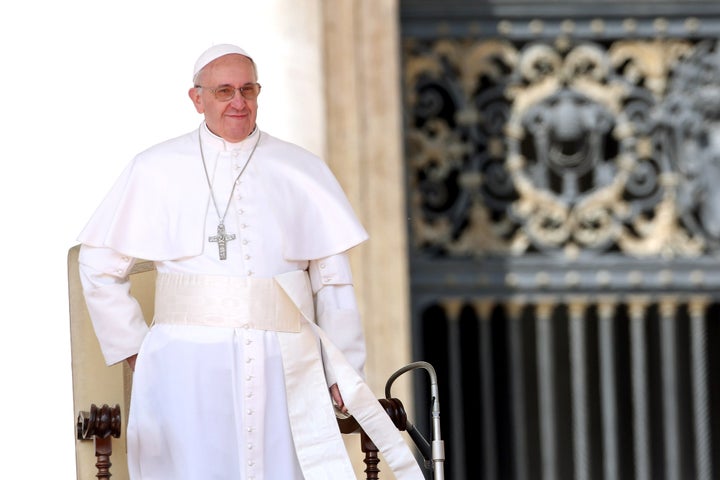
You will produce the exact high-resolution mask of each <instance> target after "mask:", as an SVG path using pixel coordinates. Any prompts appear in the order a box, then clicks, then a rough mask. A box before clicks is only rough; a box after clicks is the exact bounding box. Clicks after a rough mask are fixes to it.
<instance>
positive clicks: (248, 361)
mask: <svg viewBox="0 0 720 480" xmlns="http://www.w3.org/2000/svg"><path fill="white" fill-rule="evenodd" d="M252 361H253V359H252V357H248V358H247V359H246V360H245V363H251V362H252Z"/></svg>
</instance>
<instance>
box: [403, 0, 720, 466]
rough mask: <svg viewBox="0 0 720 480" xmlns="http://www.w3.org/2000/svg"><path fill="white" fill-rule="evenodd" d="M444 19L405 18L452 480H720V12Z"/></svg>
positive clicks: (426, 5)
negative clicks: (719, 376)
mask: <svg viewBox="0 0 720 480" xmlns="http://www.w3.org/2000/svg"><path fill="white" fill-rule="evenodd" d="M439 3H443V2H439ZM439 3H438V2H429V1H416V2H411V1H408V2H403V3H402V9H401V13H402V22H403V23H402V31H403V38H402V40H403V43H402V48H403V50H402V59H403V75H404V78H403V82H404V109H405V143H406V166H407V179H408V209H409V212H408V213H409V218H410V223H409V237H410V240H411V249H410V265H411V299H412V312H413V338H414V350H415V356H416V358H418V359H423V360H427V361H429V362H431V363H432V364H433V365H434V366H435V368H436V369H437V371H438V376H439V378H440V387H441V406H442V421H443V433H444V436H445V437H446V447H447V462H446V473H447V475H448V478H454V479H465V478H467V479H476V478H478V479H479V478H482V479H506V478H507V479H521V480H524V479H543V480H556V479H608V480H610V479H613V480H614V479H619V478H628V479H630V478H633V479H638V480H640V479H642V480H644V479H648V480H650V479H652V480H656V479H668V480H681V479H682V480H685V479H688V478H696V479H710V478H716V477H718V478H720V465H718V464H717V461H715V460H714V459H715V458H718V454H720V451H718V448H719V447H717V446H716V445H715V444H716V443H717V442H715V443H714V442H713V439H719V438H720V436H719V435H720V431H719V430H720V409H719V408H718V407H716V405H720V402H718V400H720V388H719V386H718V382H716V381H714V379H713V374H712V373H711V372H714V371H716V369H717V368H718V367H720V365H719V364H718V362H720V354H718V353H715V351H714V350H713V349H712V348H711V346H712V345H714V344H716V343H717V341H718V340H719V339H720V326H719V325H718V324H717V323H718V322H717V318H718V312H719V309H720V293H719V292H720V289H719V288H718V287H720V268H718V267H720V248H719V247H720V189H718V188H717V186H718V185H720V113H718V112H720V48H719V47H718V44H717V42H716V38H718V34H719V33H720V27H719V26H720V8H718V7H717V6H715V5H713V4H712V3H708V2H688V3H684V4H678V3H677V2H638V1H636V2H622V3H621V2H606V3H605V4H602V5H600V4H597V5H595V4H589V3H587V2H551V3H550V4H549V5H544V4H548V3H549V2H533V1H528V2H523V4H522V5H520V4H519V3H520V2H511V1H503V2H460V1H452V2H444V4H443V6H442V8H439V7H438V5H439ZM427 391H428V390H427V385H425V384H424V379H422V378H418V380H417V386H416V394H417V399H416V401H417V404H418V407H419V408H418V411H420V412H422V411H424V407H427V400H428V399H427V393H426V392H427ZM416 421H417V423H418V425H419V426H420V427H421V428H423V426H424V427H425V428H427V422H425V423H423V419H422V418H420V419H417V420H416Z"/></svg>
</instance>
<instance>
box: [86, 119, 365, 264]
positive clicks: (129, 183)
mask: <svg viewBox="0 0 720 480" xmlns="http://www.w3.org/2000/svg"><path fill="white" fill-rule="evenodd" d="M201 128H202V127H201ZM253 163H254V164H255V166H256V167H258V168H259V169H260V178H261V181H262V182H263V184H264V188H265V189H266V191H268V192H272V193H271V194H270V195H268V198H269V199H270V201H269V205H268V207H269V214H272V215H274V216H275V217H276V218H277V219H278V222H279V224H280V225H281V226H282V231H283V236H284V240H283V245H284V251H283V255H284V257H285V259H287V260H313V259H317V258H323V257H327V256H329V255H334V254H337V253H341V252H344V251H346V250H348V249H350V248H352V247H353V246H355V245H357V244H359V243H361V242H363V241H365V240H366V239H367V238H368V235H367V232H366V231H365V229H364V228H363V226H362V225H361V224H360V222H359V220H358V219H357V217H356V215H355V213H354V212H353V209H352V207H351V205H350V202H349V201H348V199H347V197H346V196H345V194H344V192H343V191H342V188H341V187H340V185H339V184H338V182H337V180H336V179H335V177H334V175H333V174H332V172H331V171H330V169H329V168H328V167H327V165H326V164H325V163H324V162H323V161H322V160H321V159H320V158H318V157H317V156H315V155H313V154H311V153H310V152H308V151H306V150H304V149H302V148H300V147H298V146H296V145H293V144H291V143H288V142H284V141H282V140H279V139H277V138H275V137H272V136H270V135H268V134H267V133H264V132H263V133H262V138H261V139H260V143H259V144H258V147H257V150H256V151H255V154H254V158H253ZM209 198H210V197H209V189H208V186H207V182H206V180H205V173H204V172H203V166H202V162H201V160H200V150H199V146H198V132H197V130H196V131H193V132H190V133H188V134H185V135H183V136H181V137H178V138H175V139H172V140H168V141H166V142H164V143H161V144H159V145H156V146H154V147H151V148H149V149H148V150H145V151H144V152H142V153H140V154H139V155H137V156H136V157H135V158H134V159H133V161H132V162H131V163H130V164H129V165H128V166H127V168H126V169H125V170H124V171H123V173H122V175H121V176H120V178H119V179H118V180H117V181H116V183H115V185H114V186H113V187H112V189H111V190H110V192H109V193H108V195H107V196H106V197H105V199H104V200H103V202H102V203H101V204H100V206H99V207H98V209H97V210H96V211H95V213H94V214H93V216H92V217H91V219H90V221H89V222H88V224H87V225H86V226H85V228H84V229H83V231H82V232H81V233H80V235H79V237H78V240H79V241H80V242H81V243H84V244H87V245H91V246H96V247H109V248H112V249H113V250H115V251H117V252H120V253H122V254H125V255H129V256H132V257H136V258H143V259H146V260H173V259H178V258H183V257H192V256H196V255H199V254H200V253H201V252H202V249H203V245H204V242H205V241H206V238H205V237H206V232H205V231H204V225H205V216H206V208H207V207H208V205H209V203H208V202H209Z"/></svg>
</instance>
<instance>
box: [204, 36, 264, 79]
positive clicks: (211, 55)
mask: <svg viewBox="0 0 720 480" xmlns="http://www.w3.org/2000/svg"><path fill="white" fill-rule="evenodd" d="M231 53H236V54H238V55H242V56H244V57H247V58H249V59H251V60H252V57H251V56H250V55H248V54H247V52H246V51H245V50H243V49H242V48H240V47H238V46H236V45H232V44H229V43H222V44H220V45H213V46H212V47H210V48H208V49H207V50H205V51H204V52H203V53H202V55H200V57H198V59H197V61H196V62H195V68H194V69H193V81H195V77H197V74H198V73H199V72H200V70H202V69H203V67H204V66H205V65H207V64H208V63H210V62H212V61H213V60H215V59H218V58H220V57H222V56H223V55H229V54H231Z"/></svg>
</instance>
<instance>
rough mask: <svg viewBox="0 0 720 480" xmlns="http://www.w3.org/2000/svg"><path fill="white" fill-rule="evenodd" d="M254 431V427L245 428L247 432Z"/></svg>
mask: <svg viewBox="0 0 720 480" xmlns="http://www.w3.org/2000/svg"><path fill="white" fill-rule="evenodd" d="M254 431H255V429H254V428H253V427H248V428H247V432H248V433H253V432H254Z"/></svg>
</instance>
